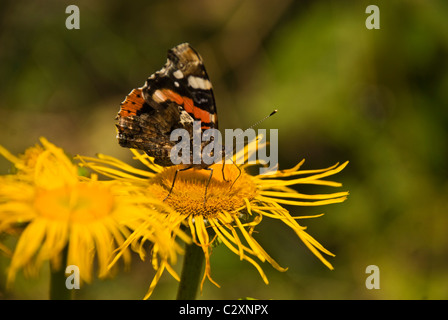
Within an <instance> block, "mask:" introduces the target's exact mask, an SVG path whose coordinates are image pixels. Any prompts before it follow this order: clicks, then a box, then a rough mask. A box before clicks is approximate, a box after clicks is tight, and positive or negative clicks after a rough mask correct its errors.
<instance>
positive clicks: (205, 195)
mask: <svg viewBox="0 0 448 320" xmlns="http://www.w3.org/2000/svg"><path fill="white" fill-rule="evenodd" d="M205 170H210V175H209V176H208V181H207V184H206V185H205V193H204V206H205V204H206V202H207V189H208V185H209V184H210V181H211V180H212V176H213V169H212V168H205ZM223 173H224V171H223Z"/></svg>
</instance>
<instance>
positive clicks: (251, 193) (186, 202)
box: [149, 164, 257, 217]
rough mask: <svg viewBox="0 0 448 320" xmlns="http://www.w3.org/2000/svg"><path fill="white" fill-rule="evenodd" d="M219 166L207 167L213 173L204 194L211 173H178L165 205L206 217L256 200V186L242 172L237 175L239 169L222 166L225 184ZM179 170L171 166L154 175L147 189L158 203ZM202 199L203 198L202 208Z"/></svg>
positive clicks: (188, 213)
mask: <svg viewBox="0 0 448 320" xmlns="http://www.w3.org/2000/svg"><path fill="white" fill-rule="evenodd" d="M222 166H223V165H222V164H214V165H212V166H211V167H210V168H211V169H213V174H212V178H211V180H210V183H209V185H208V188H207V190H206V186H207V183H208V180H209V177H210V173H211V171H210V170H197V169H189V170H186V171H179V172H178V173H177V177H176V181H175V183H174V188H173V191H172V192H171V194H170V196H169V197H168V198H167V199H166V200H165V203H167V204H168V205H170V206H171V207H172V208H173V209H175V210H176V211H177V212H179V213H181V214H184V215H202V216H206V217H207V216H210V215H213V214H216V213H218V212H226V211H227V212H231V211H233V210H235V209H238V208H239V207H242V206H244V205H245V202H244V199H245V198H246V199H249V200H251V199H253V198H254V197H255V196H256V192H257V189H256V185H255V184H254V182H253V181H252V179H251V178H250V176H249V175H248V174H246V173H245V172H244V170H243V171H242V172H241V175H239V170H238V168H237V167H236V166H235V165H233V164H226V165H225V168H224V177H225V180H227V181H225V180H224V179H223V174H222ZM181 168H182V166H172V167H169V168H166V169H165V170H164V171H162V172H161V173H159V174H157V176H156V177H154V179H153V183H152V184H151V185H150V186H149V189H150V192H152V193H153V194H154V195H155V196H156V197H158V198H159V199H161V200H163V199H165V197H166V196H167V195H168V193H169V190H170V188H171V185H172V183H173V178H174V174H175V172H176V170H178V169H181ZM235 180H236V181H235ZM232 183H233V186H232ZM206 191H207V193H206ZM204 196H206V201H205V204H204Z"/></svg>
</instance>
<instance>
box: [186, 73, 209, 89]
mask: <svg viewBox="0 0 448 320" xmlns="http://www.w3.org/2000/svg"><path fill="white" fill-rule="evenodd" d="M188 85H189V86H190V87H192V88H193V89H203V90H210V89H211V88H212V84H211V83H210V81H208V80H207V79H202V78H199V77H194V76H189V77H188Z"/></svg>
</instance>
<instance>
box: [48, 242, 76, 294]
mask: <svg viewBox="0 0 448 320" xmlns="http://www.w3.org/2000/svg"><path fill="white" fill-rule="evenodd" d="M67 254H68V246H67V247H65V249H63V250H62V252H61V255H62V257H61V260H62V263H61V265H60V266H59V268H55V266H54V265H53V264H52V263H50V300H72V299H73V291H74V290H69V289H67V287H66V285H65V281H66V279H67V278H66V276H65V267H66V264H67Z"/></svg>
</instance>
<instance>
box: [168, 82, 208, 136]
mask: <svg viewBox="0 0 448 320" xmlns="http://www.w3.org/2000/svg"><path fill="white" fill-rule="evenodd" d="M160 92H161V93H163V95H164V96H165V97H166V98H167V99H169V100H171V101H174V102H175V103H177V104H179V105H183V106H184V109H185V111H187V112H188V113H190V114H193V116H194V118H195V119H197V120H200V121H201V122H206V123H209V122H212V114H210V112H207V111H205V110H202V109H200V108H198V107H195V106H194V103H193V100H191V99H190V98H187V97H182V96H181V95H179V94H177V93H176V92H174V91H172V90H170V89H162V90H160ZM207 128H208V127H207Z"/></svg>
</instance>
